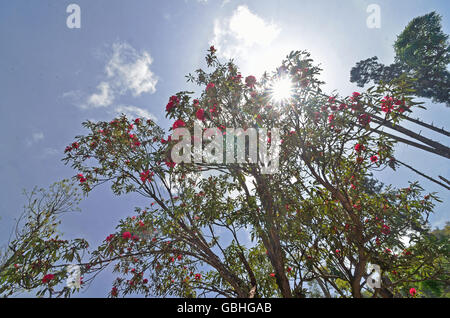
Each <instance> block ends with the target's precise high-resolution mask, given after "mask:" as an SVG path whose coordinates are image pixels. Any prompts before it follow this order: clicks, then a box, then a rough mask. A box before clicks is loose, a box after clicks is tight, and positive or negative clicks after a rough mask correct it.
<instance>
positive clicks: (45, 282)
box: [42, 274, 55, 284]
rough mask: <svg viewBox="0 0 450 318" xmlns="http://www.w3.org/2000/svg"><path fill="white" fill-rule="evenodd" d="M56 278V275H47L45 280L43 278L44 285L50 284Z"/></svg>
mask: <svg viewBox="0 0 450 318" xmlns="http://www.w3.org/2000/svg"><path fill="white" fill-rule="evenodd" d="M54 278H55V275H53V274H47V275H45V276H44V277H43V278H42V282H43V283H44V284H47V283H49V282H50V281H51V280H52V279H54Z"/></svg>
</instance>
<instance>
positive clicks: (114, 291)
mask: <svg viewBox="0 0 450 318" xmlns="http://www.w3.org/2000/svg"><path fill="white" fill-rule="evenodd" d="M117 295H118V291H117V288H116V287H113V288H112V289H111V296H113V297H117Z"/></svg>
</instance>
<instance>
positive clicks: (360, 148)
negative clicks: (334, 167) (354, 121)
mask: <svg viewBox="0 0 450 318" xmlns="http://www.w3.org/2000/svg"><path fill="white" fill-rule="evenodd" d="M364 150H366V147H364V145H361V144H356V145H355V151H356V152H360V151H364Z"/></svg>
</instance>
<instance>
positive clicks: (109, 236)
mask: <svg viewBox="0 0 450 318" xmlns="http://www.w3.org/2000/svg"><path fill="white" fill-rule="evenodd" d="M113 238H114V234H110V235H108V236H107V237H106V242H111V240H112V239H113Z"/></svg>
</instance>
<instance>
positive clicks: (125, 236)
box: [122, 232, 131, 240]
mask: <svg viewBox="0 0 450 318" xmlns="http://www.w3.org/2000/svg"><path fill="white" fill-rule="evenodd" d="M122 238H124V239H126V240H127V239H129V238H131V233H130V232H123V234H122Z"/></svg>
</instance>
